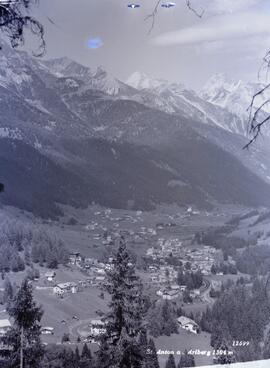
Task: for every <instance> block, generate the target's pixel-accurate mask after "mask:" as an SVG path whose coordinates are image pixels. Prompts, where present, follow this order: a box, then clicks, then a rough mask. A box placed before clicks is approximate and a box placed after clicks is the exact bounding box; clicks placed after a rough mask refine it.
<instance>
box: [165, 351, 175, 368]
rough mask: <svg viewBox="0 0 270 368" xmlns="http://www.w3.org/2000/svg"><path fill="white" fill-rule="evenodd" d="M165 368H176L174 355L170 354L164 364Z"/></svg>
mask: <svg viewBox="0 0 270 368" xmlns="http://www.w3.org/2000/svg"><path fill="white" fill-rule="evenodd" d="M166 368H176V365H175V359H174V355H173V354H170V355H169V358H168V360H167V363H166Z"/></svg>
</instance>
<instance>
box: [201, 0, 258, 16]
mask: <svg viewBox="0 0 270 368" xmlns="http://www.w3.org/2000/svg"><path fill="white" fill-rule="evenodd" d="M259 3H263V0H213V1H211V2H210V3H209V6H208V9H207V11H208V12H210V13H214V14H222V13H234V12H237V11H245V10H247V9H249V8H250V7H252V6H254V5H257V4H259Z"/></svg>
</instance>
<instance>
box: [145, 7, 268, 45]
mask: <svg viewBox="0 0 270 368" xmlns="http://www.w3.org/2000/svg"><path fill="white" fill-rule="evenodd" d="M237 1H238V0H237ZM246 1H248V0H246ZM269 24H270V15H267V14H262V13H258V12H257V13H255V12H252V13H251V12H250V13H237V14H232V15H223V16H216V17H211V18H208V19H206V20H204V21H203V22H201V23H197V24H196V25H194V26H193V27H187V28H183V29H180V30H177V31H173V32H166V33H163V34H161V35H159V36H157V37H155V38H154V39H152V43H153V44H154V45H158V46H170V45H190V44H198V43H206V42H216V41H224V40H232V39H241V38H247V37H251V36H254V35H267V34H270V26H269Z"/></svg>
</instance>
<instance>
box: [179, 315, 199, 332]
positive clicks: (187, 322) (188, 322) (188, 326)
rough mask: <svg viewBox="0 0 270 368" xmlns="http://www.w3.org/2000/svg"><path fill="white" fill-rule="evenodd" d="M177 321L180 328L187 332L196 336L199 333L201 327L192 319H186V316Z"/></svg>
mask: <svg viewBox="0 0 270 368" xmlns="http://www.w3.org/2000/svg"><path fill="white" fill-rule="evenodd" d="M177 321H178V323H179V325H180V327H181V328H183V329H184V330H187V331H189V332H192V333H195V334H197V333H198V332H199V326H198V325H197V323H196V322H195V321H193V320H192V319H190V318H188V317H185V316H181V317H179V318H177Z"/></svg>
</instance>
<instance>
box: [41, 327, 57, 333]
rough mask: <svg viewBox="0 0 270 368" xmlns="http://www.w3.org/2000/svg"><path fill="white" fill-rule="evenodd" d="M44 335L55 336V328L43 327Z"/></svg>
mask: <svg viewBox="0 0 270 368" xmlns="http://www.w3.org/2000/svg"><path fill="white" fill-rule="evenodd" d="M41 333H42V335H53V334H54V328H53V327H42V328H41Z"/></svg>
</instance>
